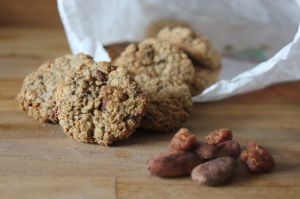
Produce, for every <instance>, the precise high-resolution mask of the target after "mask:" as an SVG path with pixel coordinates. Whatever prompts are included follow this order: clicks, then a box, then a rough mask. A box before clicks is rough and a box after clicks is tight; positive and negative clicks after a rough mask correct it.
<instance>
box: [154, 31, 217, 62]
mask: <svg viewBox="0 0 300 199" xmlns="http://www.w3.org/2000/svg"><path fill="white" fill-rule="evenodd" d="M157 38H158V39H160V40H164V41H169V42H171V43H172V44H174V45H176V46H177V47H179V48H180V49H182V50H183V51H184V52H186V53H187V54H188V55H189V57H190V58H191V59H192V60H193V62H195V63H196V64H195V65H203V66H205V67H208V68H220V66H221V57H220V55H219V53H218V52H217V51H216V50H215V49H213V48H212V46H211V43H210V41H209V40H208V39H207V38H206V37H204V36H202V35H200V34H197V33H195V32H193V31H192V30H191V29H189V28H185V27H165V28H163V29H161V30H160V31H159V32H158V34H157Z"/></svg>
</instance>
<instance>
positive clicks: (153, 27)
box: [146, 19, 190, 37]
mask: <svg viewBox="0 0 300 199" xmlns="http://www.w3.org/2000/svg"><path fill="white" fill-rule="evenodd" d="M167 26H168V27H186V28H190V26H189V24H188V23H186V22H183V21H179V20H175V19H159V20H157V21H154V22H153V23H152V24H150V26H149V27H148V28H147V29H146V37H156V35H157V33H158V32H159V31H160V30H161V29H162V28H164V27H167Z"/></svg>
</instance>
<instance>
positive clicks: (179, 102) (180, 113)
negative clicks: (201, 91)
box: [136, 75, 193, 132]
mask: <svg viewBox="0 0 300 199" xmlns="http://www.w3.org/2000/svg"><path fill="white" fill-rule="evenodd" d="M136 79H137V82H139V83H140V85H141V87H142V90H143V92H144V94H145V95H146V96H147V97H148V100H149V104H148V108H147V111H146V114H145V116H144V117H143V119H142V123H141V127H142V128H145V129H151V130H156V131H159V132H171V131H172V130H174V129H175V128H176V127H178V126H179V125H180V124H181V123H182V122H184V121H186V120H187V118H188V116H189V114H190V112H191V109H192V105H193V102H192V96H191V93H190V91H189V88H188V87H187V85H185V84H181V85H178V84H172V83H170V82H168V81H163V80H161V79H158V78H151V79H150V78H145V79H143V78H141V76H140V75H139V76H137V77H136Z"/></svg>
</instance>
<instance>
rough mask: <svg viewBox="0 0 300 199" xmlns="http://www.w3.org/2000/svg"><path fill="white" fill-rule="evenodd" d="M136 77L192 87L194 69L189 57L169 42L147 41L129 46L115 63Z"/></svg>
mask: <svg viewBox="0 0 300 199" xmlns="http://www.w3.org/2000/svg"><path fill="white" fill-rule="evenodd" d="M114 63H115V64H116V65H118V66H125V67H126V68H127V69H128V70H129V71H131V72H132V73H134V74H135V75H146V76H148V77H150V78H160V79H163V80H166V81H169V82H171V83H177V84H183V83H186V84H188V85H191V84H192V82H193V77H194V73H195V71H194V67H193V64H192V62H191V60H190V59H189V58H188V57H187V55H186V54H185V53H184V52H182V51H181V50H179V49H178V48H177V47H176V46H174V45H172V44H171V43H170V42H168V41H159V40H156V39H147V40H144V41H142V42H141V43H139V44H131V45H129V46H128V47H127V48H126V49H125V51H124V52H123V53H121V55H120V56H119V57H118V58H117V59H116V60H115V62H114Z"/></svg>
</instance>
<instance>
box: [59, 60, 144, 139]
mask: <svg viewBox="0 0 300 199" xmlns="http://www.w3.org/2000/svg"><path fill="white" fill-rule="evenodd" d="M55 98H56V101H57V106H58V118H59V123H60V125H61V126H62V128H63V130H64V132H65V133H66V134H67V135H68V136H70V137H72V138H74V139H76V140H79V141H82V142H89V143H98V144H101V145H111V144H112V143H113V142H115V141H118V140H122V139H126V138H128V137H129V136H130V135H131V134H132V133H133V132H134V131H135V129H136V128H137V127H139V125H140V121H141V118H142V117H143V115H144V113H145V110H146V104H147V100H146V97H144V96H143V94H142V92H141V89H140V87H139V86H138V84H137V83H136V82H135V80H134V77H133V76H132V74H130V73H129V72H128V71H127V70H126V69H125V68H122V67H119V68H117V67H115V66H113V65H111V64H110V63H109V62H99V63H95V64H94V65H92V66H90V67H87V68H85V69H84V70H81V71H78V72H77V73H74V74H72V75H69V76H67V77H66V79H65V80H64V81H62V82H61V83H60V84H59V86H58V88H57V91H56V93H55Z"/></svg>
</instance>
